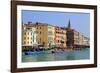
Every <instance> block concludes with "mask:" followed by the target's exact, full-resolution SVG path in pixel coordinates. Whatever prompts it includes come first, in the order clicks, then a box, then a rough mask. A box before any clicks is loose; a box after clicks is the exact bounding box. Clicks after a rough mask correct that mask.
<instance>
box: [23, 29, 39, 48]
mask: <svg viewBox="0 0 100 73" xmlns="http://www.w3.org/2000/svg"><path fill="white" fill-rule="evenodd" d="M36 36H37V34H36V29H35V28H27V27H23V30H22V40H23V41H22V46H23V48H32V47H34V46H36V45H37V41H36Z"/></svg>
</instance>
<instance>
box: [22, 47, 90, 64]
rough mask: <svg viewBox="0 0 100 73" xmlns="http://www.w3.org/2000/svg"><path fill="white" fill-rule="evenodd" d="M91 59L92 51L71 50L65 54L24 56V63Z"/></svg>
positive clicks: (86, 49)
mask: <svg viewBox="0 0 100 73" xmlns="http://www.w3.org/2000/svg"><path fill="white" fill-rule="evenodd" d="M89 58H90V49H89V48H85V49H81V50H71V51H67V52H63V53H54V54H52V53H49V54H33V55H24V54H23V55H22V62H42V61H63V60H83V59H89Z"/></svg>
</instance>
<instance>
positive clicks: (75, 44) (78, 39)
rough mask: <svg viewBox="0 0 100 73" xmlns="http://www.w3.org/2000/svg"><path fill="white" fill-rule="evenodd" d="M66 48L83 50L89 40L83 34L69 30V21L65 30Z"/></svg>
mask: <svg viewBox="0 0 100 73" xmlns="http://www.w3.org/2000/svg"><path fill="white" fill-rule="evenodd" d="M66 36H67V47H68V48H69V49H71V48H84V47H89V38H88V37H86V36H85V35H84V34H83V33H81V32H78V31H76V30H75V29H71V24H70V21H69V24H68V28H67V33H66Z"/></svg>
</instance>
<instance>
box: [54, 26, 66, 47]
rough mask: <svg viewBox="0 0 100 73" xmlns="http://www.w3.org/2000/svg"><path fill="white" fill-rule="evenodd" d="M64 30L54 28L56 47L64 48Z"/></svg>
mask: <svg viewBox="0 0 100 73" xmlns="http://www.w3.org/2000/svg"><path fill="white" fill-rule="evenodd" d="M66 41H67V38H66V28H61V27H57V26H56V27H55V44H56V47H64V48H66Z"/></svg>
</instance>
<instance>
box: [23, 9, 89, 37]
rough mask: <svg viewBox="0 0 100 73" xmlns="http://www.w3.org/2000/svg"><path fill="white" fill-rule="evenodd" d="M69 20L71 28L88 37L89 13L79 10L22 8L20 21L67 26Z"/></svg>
mask: <svg viewBox="0 0 100 73" xmlns="http://www.w3.org/2000/svg"><path fill="white" fill-rule="evenodd" d="M69 20H70V23H71V28H72V29H75V30H76V31H79V32H82V33H83V34H84V35H85V36H87V37H90V14H89V13H82V12H81V13H79V12H55V11H35V10H22V22H23V23H28V22H29V21H31V22H32V23H36V22H41V23H48V24H51V25H54V26H60V27H67V26H68V22H69Z"/></svg>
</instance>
